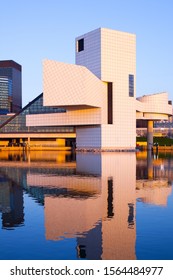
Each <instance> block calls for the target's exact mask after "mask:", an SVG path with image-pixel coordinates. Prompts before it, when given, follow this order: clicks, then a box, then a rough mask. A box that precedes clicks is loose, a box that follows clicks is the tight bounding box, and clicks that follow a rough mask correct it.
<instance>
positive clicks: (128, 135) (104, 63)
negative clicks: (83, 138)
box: [76, 28, 136, 148]
mask: <svg viewBox="0 0 173 280" xmlns="http://www.w3.org/2000/svg"><path fill="white" fill-rule="evenodd" d="M81 38H84V50H83V51H81V52H76V63H77V64H82V65H84V66H86V67H87V68H89V69H90V71H92V72H93V73H95V74H96V75H97V76H98V77H100V78H101V80H102V81H105V82H112V83H113V125H107V126H106V125H104V126H101V129H102V147H103V148H104V147H126V148H135V145H136V108H135V99H136V86H135V84H136V37H135V35H133V34H129V33H125V32H119V31H115V30H109V29H105V28H101V29H97V30H95V31H93V32H90V33H88V34H85V35H83V36H80V37H78V38H77V40H78V39H81ZM91 46H92V47H91ZM89 57H91V58H92V59H91V60H90V61H89V62H88V59H89ZM96 65H97V67H96ZM99 67H100V72H99V71H98V69H99ZM96 69H97V70H96ZM129 74H132V75H134V97H129ZM106 106H107V103H105V107H104V109H105V108H106ZM105 112H106V110H105ZM104 123H105V122H104Z"/></svg>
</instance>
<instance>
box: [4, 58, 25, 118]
mask: <svg viewBox="0 0 173 280" xmlns="http://www.w3.org/2000/svg"><path fill="white" fill-rule="evenodd" d="M21 108H22V67H21V65H20V64H18V63H16V62H15V61H13V60H1V61H0V114H1V115H2V114H7V113H17V112H18V111H19V110H20V109H21Z"/></svg>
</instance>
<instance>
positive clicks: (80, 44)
mask: <svg viewBox="0 0 173 280" xmlns="http://www.w3.org/2000/svg"><path fill="white" fill-rule="evenodd" d="M83 50H84V39H83V38H82V39H80V40H78V41H77V51H78V52H81V51H83Z"/></svg>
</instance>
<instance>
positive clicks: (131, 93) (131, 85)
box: [129, 74, 134, 97]
mask: <svg viewBox="0 0 173 280" xmlns="http://www.w3.org/2000/svg"><path fill="white" fill-rule="evenodd" d="M129 96H130V97H134V75H131V74H130V75H129Z"/></svg>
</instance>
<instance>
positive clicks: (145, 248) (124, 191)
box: [0, 152, 173, 260]
mask: <svg viewBox="0 0 173 280" xmlns="http://www.w3.org/2000/svg"><path fill="white" fill-rule="evenodd" d="M172 184H173V154H172V155H171V154H168V153H167V154H164V153H163V154H161V153H160V154H158V155H148V156H147V154H146V153H137V154H136V153H102V154H90V153H86V154H82V153H79V154H71V153H65V152H61V153H60V152H35V153H32V152H30V153H29V154H22V153H21V154H17V153H3V152H0V219H1V221H0V223H1V225H0V259H4V260H8V259H14V260H17V259H52V260H53V259H61V260H65V259H68V260H73V259H95V260H100V259H103V260H106V259H108V260H109V259H145V260H147V259H173V218H172V217H173V193H172Z"/></svg>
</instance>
